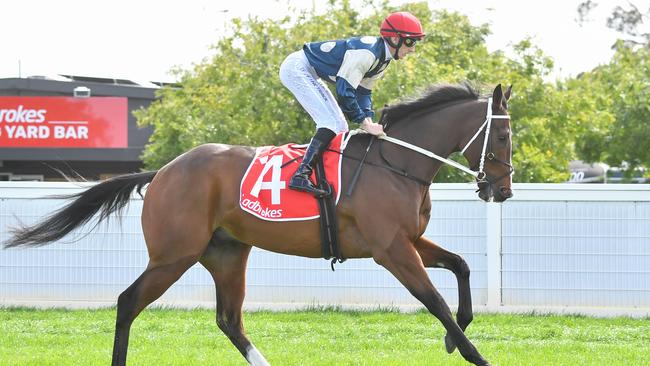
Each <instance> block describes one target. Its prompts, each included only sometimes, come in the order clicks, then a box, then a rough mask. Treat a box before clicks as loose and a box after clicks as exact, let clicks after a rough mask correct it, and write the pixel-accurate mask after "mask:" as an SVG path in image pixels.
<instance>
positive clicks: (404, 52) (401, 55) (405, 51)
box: [388, 37, 415, 60]
mask: <svg viewBox="0 0 650 366" xmlns="http://www.w3.org/2000/svg"><path fill="white" fill-rule="evenodd" d="M390 38H391V41H393V43H394V44H397V43H398V42H399V37H390ZM406 43H408V42H402V47H400V48H399V51H397V55H398V56H399V59H400V60H401V59H403V58H404V57H406V55H408V54H409V53H411V52H414V51H415V43H413V44H412V45H411V47H408V46H407V45H406ZM388 47H390V46H388ZM390 49H391V54H392V55H394V54H395V49H394V48H393V47H390Z"/></svg>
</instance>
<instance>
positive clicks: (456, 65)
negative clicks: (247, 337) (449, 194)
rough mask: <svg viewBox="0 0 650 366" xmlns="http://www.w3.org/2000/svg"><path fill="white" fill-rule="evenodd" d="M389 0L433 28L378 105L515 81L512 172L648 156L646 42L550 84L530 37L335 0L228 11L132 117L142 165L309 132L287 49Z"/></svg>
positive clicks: (380, 14) (546, 64)
mask: <svg viewBox="0 0 650 366" xmlns="http://www.w3.org/2000/svg"><path fill="white" fill-rule="evenodd" d="M396 10H407V11H410V12H412V13H413V14H415V15H416V16H417V17H418V18H419V19H420V20H421V21H422V23H423V27H424V29H425V31H426V32H427V34H428V35H427V37H426V38H425V39H424V41H422V42H420V43H419V44H418V45H417V49H416V53H415V54H414V55H412V56H409V57H407V58H406V59H404V60H400V61H398V62H393V63H392V64H391V66H390V67H389V68H388V71H387V72H386V75H385V77H384V78H383V79H382V80H380V81H379V82H378V83H377V86H376V89H375V91H374V97H373V101H374V104H375V107H376V108H377V109H380V108H381V107H382V106H383V105H385V104H392V103H396V102H398V101H399V100H402V99H405V98H409V97H413V96H417V94H418V93H419V92H421V91H422V90H424V89H426V88H427V87H428V86H430V85H433V84H437V83H455V82H460V81H464V80H472V81H474V82H475V84H476V85H478V86H480V89H481V91H482V92H483V93H491V92H492V89H493V87H494V85H495V84H497V83H502V84H504V85H508V84H513V97H512V99H511V101H510V112H511V116H512V128H513V163H514V166H515V169H516V172H515V176H514V180H515V181H516V182H562V181H566V180H567V178H568V175H569V174H568V171H567V166H568V162H569V161H570V160H572V159H575V158H583V159H585V160H590V161H595V160H600V159H604V160H605V161H608V162H611V161H618V162H620V161H621V160H627V161H630V162H631V163H632V164H642V163H643V164H647V162H648V161H650V158H649V157H648V154H650V149H649V148H647V147H646V145H644V144H634V143H633V141H635V140H641V139H643V141H650V139H649V138H648V134H649V133H650V132H649V130H650V129H649V128H648V123H642V122H643V121H642V119H643V117H644V113H646V112H647V108H648V107H647V106H648V103H647V101H648V98H649V91H648V87H647V86H646V84H647V82H645V81H646V80H647V79H648V68H647V57H648V55H647V50H640V51H632V50H630V49H626V48H624V47H621V48H619V50H618V51H617V56H616V57H615V59H614V60H613V61H612V63H611V64H610V65H606V66H603V67H601V68H599V69H598V70H594V71H593V72H592V73H587V74H584V75H583V76H582V77H580V78H578V79H569V80H567V81H565V82H556V83H555V84H553V83H549V82H547V81H545V78H546V77H547V76H548V75H549V73H550V71H551V70H552V68H553V62H552V60H551V59H550V58H549V57H547V56H546V55H544V53H543V51H542V50H540V49H539V48H538V47H536V46H535V45H534V44H533V43H532V42H531V41H530V40H529V39H523V40H521V41H520V42H519V43H517V44H515V45H514V46H513V48H512V55H511V56H510V57H508V56H506V55H505V53H504V52H502V51H497V52H489V51H488V50H487V48H486V46H485V37H486V36H487V35H489V32H490V29H489V27H488V26H487V25H480V26H474V25H472V24H471V23H470V22H469V19H468V18H467V17H466V16H464V15H461V14H458V13H452V12H447V11H432V10H431V9H430V8H429V7H428V5H427V3H425V2H420V3H410V4H405V5H403V6H401V7H400V8H399V9H397V8H393V7H390V6H388V5H387V2H385V1H379V0H368V1H366V3H365V4H364V7H363V14H362V12H361V11H360V10H359V9H356V8H354V7H353V6H352V5H351V4H350V2H349V1H347V0H338V1H334V0H333V1H331V2H330V3H329V5H328V9H327V11H325V12H324V13H323V14H320V15H317V14H313V13H311V12H298V11H293V12H290V13H289V14H288V15H287V16H286V17H285V18H283V19H280V20H277V21H274V20H266V19H259V18H248V19H235V20H233V22H232V24H231V27H232V31H233V33H232V36H230V37H226V38H223V39H220V40H219V41H218V42H217V43H216V44H215V45H214V47H213V50H214V55H213V56H211V57H210V58H206V59H205V60H204V61H203V62H202V63H200V64H198V65H196V66H195V68H194V69H193V70H187V71H183V70H179V71H178V75H179V76H180V78H181V81H180V84H181V85H182V88H179V89H171V88H166V89H163V90H162V91H161V92H160V94H159V96H160V98H159V99H158V100H157V101H156V102H155V103H153V104H152V105H151V106H150V107H149V108H148V109H143V110H140V111H138V112H137V113H136V117H137V119H138V122H139V124H141V125H152V126H154V134H153V135H152V137H151V139H150V143H149V145H147V147H146V150H145V152H144V155H143V159H144V161H145V164H146V166H147V168H149V169H155V168H158V167H160V166H162V165H164V164H165V163H167V162H169V161H170V160H172V159H173V158H175V157H176V156H178V155H179V154H181V153H183V152H184V151H187V150H188V149H190V148H192V147H194V146H197V145H199V144H202V143H207V142H220V143H228V144H241V145H270V144H284V143H287V142H306V141H307V140H308V139H309V137H310V136H311V135H312V133H313V131H314V123H313V122H312V120H311V118H310V117H309V115H308V114H307V113H306V112H304V110H303V109H302V107H301V106H300V105H299V104H298V102H297V101H296V100H295V99H294V97H293V95H292V94H291V93H290V92H289V91H288V90H286V89H285V88H284V87H283V86H282V84H281V82H280V80H279V76H278V71H279V67H280V64H281V63H282V61H283V60H284V58H285V57H286V56H287V55H288V54H290V53H291V52H294V51H296V50H299V49H300V48H301V47H302V45H303V44H304V43H305V42H309V41H317V40H325V39H338V38H343V37H350V36H357V35H376V34H377V28H378V25H379V24H380V23H381V21H382V19H383V18H384V17H385V15H386V14H388V13H390V12H392V11H396ZM635 65H636V66H635ZM631 131H633V132H634V134H630V132H631ZM632 139H634V140H632ZM613 142H616V144H619V145H618V146H614V144H613ZM629 146H634V149H628V147H629ZM644 149H645V150H644ZM452 158H454V159H456V160H461V161H462V160H463V158H462V157H460V156H456V155H454V156H452ZM614 165H616V164H614ZM467 180H471V177H469V176H467V175H465V174H464V173H462V172H460V171H458V170H456V169H453V168H449V167H444V168H443V169H442V170H441V172H440V173H439V174H438V176H437V178H436V181H438V182H460V181H467Z"/></svg>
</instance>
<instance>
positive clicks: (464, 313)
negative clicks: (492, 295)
mask: <svg viewBox="0 0 650 366" xmlns="http://www.w3.org/2000/svg"><path fill="white" fill-rule="evenodd" d="M415 249H416V250H417V251H418V254H419V255H420V258H422V263H423V264H424V266H425V267H435V268H445V269H448V270H450V271H452V272H453V273H454V274H455V275H456V280H457V281H458V313H457V314H456V320H457V321H458V326H459V327H460V329H462V330H463V331H465V329H467V326H468V325H469V323H471V322H472V319H473V318H474V315H473V313H472V293H471V292H470V286H469V266H468V265H467V263H466V262H465V260H464V259H463V258H462V257H461V256H459V255H458V254H455V253H452V252H450V251H448V250H445V249H443V248H441V247H439V246H438V245H436V244H435V243H434V242H432V241H431V240H429V239H427V238H425V237H420V238H419V239H418V240H417V241H416V242H415ZM445 347H446V348H447V352H449V353H452V352H454V349H455V348H456V344H455V343H454V342H453V341H452V339H451V337H450V336H449V333H447V334H446V335H445Z"/></svg>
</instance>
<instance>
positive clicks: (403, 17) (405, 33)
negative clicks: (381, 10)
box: [379, 11, 425, 38]
mask: <svg viewBox="0 0 650 366" xmlns="http://www.w3.org/2000/svg"><path fill="white" fill-rule="evenodd" d="M379 33H380V34H381V35H382V36H384V37H400V38H422V37H424V36H425V34H424V32H422V24H420V21H419V20H418V18H416V17H415V16H414V15H413V14H411V13H409V12H406V11H398V12H396V13H392V14H390V15H389V16H387V17H386V19H384V21H383V22H382V23H381V28H380V29H379Z"/></svg>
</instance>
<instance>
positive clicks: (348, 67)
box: [280, 37, 392, 133]
mask: <svg viewBox="0 0 650 366" xmlns="http://www.w3.org/2000/svg"><path fill="white" fill-rule="evenodd" d="M391 59H392V57H391V54H390V52H389V50H388V46H387V45H386V43H385V41H384V39H383V38H381V37H354V38H349V39H341V40H335V41H325V42H312V43H306V44H305V45H304V46H303V49H302V50H300V51H297V52H294V53H292V54H291V55H289V56H288V57H287V58H286V59H285V60H284V62H283V63H282V65H281V66H280V80H281V81H282V84H284V86H286V87H287V88H288V89H289V90H290V91H291V92H292V93H293V94H294V96H295V97H296V99H297V100H298V101H299V102H300V104H301V105H302V106H303V108H304V109H305V110H306V111H307V113H309V115H310V116H311V117H312V118H313V119H314V121H315V122H316V127H317V128H328V129H330V130H332V131H334V132H335V133H340V132H345V131H347V130H348V125H347V122H346V120H345V117H344V114H345V116H346V117H348V119H349V120H350V121H352V122H361V121H363V120H364V119H365V118H366V117H371V118H372V117H374V115H375V113H374V111H373V109H372V89H373V86H374V84H375V82H376V81H377V80H378V79H379V78H381V77H382V75H383V73H384V71H385V70H386V67H387V66H388V64H389V63H390V61H391ZM323 80H325V81H327V82H331V83H335V84H336V94H337V97H338V102H337V99H336V98H334V96H333V95H332V93H331V92H330V90H329V89H328V88H327V87H326V86H325V85H324V84H323V82H322V81H323Z"/></svg>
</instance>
